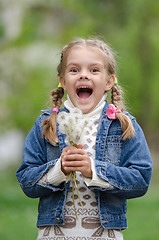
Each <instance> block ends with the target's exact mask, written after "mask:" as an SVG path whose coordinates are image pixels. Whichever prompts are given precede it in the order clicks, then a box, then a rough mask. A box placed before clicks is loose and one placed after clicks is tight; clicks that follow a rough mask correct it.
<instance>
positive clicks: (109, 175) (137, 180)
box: [96, 119, 152, 199]
mask: <svg viewBox="0 0 159 240" xmlns="http://www.w3.org/2000/svg"><path fill="white" fill-rule="evenodd" d="M132 122H133V125H134V128H135V133H136V134H135V137H133V138H130V139H127V140H125V141H123V143H122V151H121V158H120V166H116V165H114V164H112V163H110V162H106V163H103V165H102V166H101V165H100V164H99V165H98V161H97V164H96V169H97V174H98V176H99V177H100V178H102V179H104V180H105V181H107V182H109V183H110V184H111V185H113V186H114V187H115V188H114V189H112V190H107V189H105V191H110V192H111V193H113V194H116V195H118V196H119V197H124V198H127V199H129V198H135V197H140V196H143V195H144V194H145V193H146V192H147V190H148V186H149V184H150V180H151V176H152V159H151V155H150V152H149V148H148V146H147V142H146V139H145V136H144V134H143V131H142V129H141V127H140V126H139V125H138V123H137V122H136V120H135V119H133V120H132ZM100 190H101V191H104V189H100Z"/></svg>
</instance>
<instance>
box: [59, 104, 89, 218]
mask: <svg viewBox="0 0 159 240" xmlns="http://www.w3.org/2000/svg"><path fill="white" fill-rule="evenodd" d="M57 122H58V124H59V130H60V132H61V133H64V134H66V138H65V143H66V144H67V145H71V146H74V147H77V145H78V144H80V139H81V136H82V133H83V131H84V128H85V126H86V125H87V124H88V123H89V122H88V120H86V119H84V118H83V113H82V111H81V110H80V109H78V108H74V109H72V110H70V112H69V113H67V112H60V113H59V114H58V117H57ZM71 178H72V198H73V206H74V211H75V215H76V219H78V217H77V213H76V207H75V199H74V187H75V189H76V192H77V195H78V199H79V202H80V204H81V206H83V205H82V202H81V199H80V196H79V192H78V188H77V177H76V172H74V171H72V172H70V173H69V175H68V178H67V180H66V183H67V182H68V181H69V180H70V179H71Z"/></svg>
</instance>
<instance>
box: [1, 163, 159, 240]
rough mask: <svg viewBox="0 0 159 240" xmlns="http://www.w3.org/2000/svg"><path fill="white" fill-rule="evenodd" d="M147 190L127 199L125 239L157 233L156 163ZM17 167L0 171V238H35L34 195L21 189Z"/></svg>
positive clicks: (143, 239) (158, 194) (146, 237)
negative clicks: (137, 196) (28, 195)
mask: <svg viewBox="0 0 159 240" xmlns="http://www.w3.org/2000/svg"><path fill="white" fill-rule="evenodd" d="M154 169H155V170H154V174H153V176H154V177H153V179H152V182H151V185H150V188H149V191H148V193H147V194H146V195H145V196H144V197H141V198H138V199H132V200H128V214H127V215H128V229H127V230H124V231H123V234H124V240H134V239H135V240H151V239H158V236H159V226H158V223H159V191H158V184H157V183H158V182H159V181H158V180H159V174H158V164H157V165H155V168H154ZM15 171H16V167H15V166H12V167H10V168H9V169H7V170H3V171H2V170H1V171H0V190H1V191H0V239H2V240H11V239H12V240H35V239H36V238H37V228H36V219H37V207H38V200H37V199H29V198H27V197H26V196H25V195H24V193H23V192H22V190H21V188H20V186H19V184H18V182H17V179H16V177H15Z"/></svg>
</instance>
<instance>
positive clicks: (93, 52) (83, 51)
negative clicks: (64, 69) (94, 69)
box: [66, 45, 106, 64]
mask: <svg viewBox="0 0 159 240" xmlns="http://www.w3.org/2000/svg"><path fill="white" fill-rule="evenodd" d="M66 61H67V64H70V63H71V62H72V63H73V62H79V63H80V62H81V63H84V62H87V61H89V62H92V63H95V62H100V63H103V64H105V61H106V56H105V54H104V53H102V51H101V50H100V49H98V48H96V47H93V46H80V45H79V46H74V47H72V48H71V49H70V51H69V52H68V54H67V59H66Z"/></svg>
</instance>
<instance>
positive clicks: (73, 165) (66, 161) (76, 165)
mask: <svg viewBox="0 0 159 240" xmlns="http://www.w3.org/2000/svg"><path fill="white" fill-rule="evenodd" d="M61 170H62V171H63V173H64V174H65V175H67V174H69V173H70V172H71V171H79V172H81V173H82V175H83V176H84V177H86V178H91V177H92V170H91V160H90V158H89V156H88V154H87V153H86V152H85V151H84V150H83V145H81V144H80V145H78V146H77V147H73V146H67V147H66V148H64V149H63V151H62V154H61Z"/></svg>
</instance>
